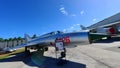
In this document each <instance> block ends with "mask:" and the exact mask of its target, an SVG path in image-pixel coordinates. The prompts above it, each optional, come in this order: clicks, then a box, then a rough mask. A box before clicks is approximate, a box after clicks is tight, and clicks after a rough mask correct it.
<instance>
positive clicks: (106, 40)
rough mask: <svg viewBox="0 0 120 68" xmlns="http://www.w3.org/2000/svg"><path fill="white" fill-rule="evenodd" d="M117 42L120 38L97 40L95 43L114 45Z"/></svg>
mask: <svg viewBox="0 0 120 68" xmlns="http://www.w3.org/2000/svg"><path fill="white" fill-rule="evenodd" d="M116 41H120V37H113V38H109V39H102V40H97V41H94V42H93V43H112V42H116Z"/></svg>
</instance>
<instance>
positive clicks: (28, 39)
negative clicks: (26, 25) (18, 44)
mask: <svg viewBox="0 0 120 68" xmlns="http://www.w3.org/2000/svg"><path fill="white" fill-rule="evenodd" d="M30 40H31V38H30V36H29V35H27V34H25V42H26V43H27V42H29V41H30Z"/></svg>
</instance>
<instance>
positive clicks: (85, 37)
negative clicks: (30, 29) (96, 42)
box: [13, 31, 90, 49]
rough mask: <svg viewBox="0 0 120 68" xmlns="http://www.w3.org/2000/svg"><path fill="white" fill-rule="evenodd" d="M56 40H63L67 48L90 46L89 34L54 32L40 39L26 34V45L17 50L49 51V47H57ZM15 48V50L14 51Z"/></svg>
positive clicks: (19, 46)
mask: <svg viewBox="0 0 120 68" xmlns="http://www.w3.org/2000/svg"><path fill="white" fill-rule="evenodd" d="M56 40H62V42H63V43H64V46H65V47H74V46H76V45H78V44H81V45H82V44H89V43H90V42H89V32H87V31H85V32H83V31H82V32H70V33H63V32H61V31H54V32H50V33H47V34H44V35H42V36H40V37H38V38H35V39H32V38H31V37H29V36H28V35H27V34H25V44H21V45H17V46H16V47H14V48H15V49H17V48H21V47H26V48H31V49H41V48H42V49H44V48H45V49H47V48H48V47H49V46H55V43H56ZM14 48H13V49H14Z"/></svg>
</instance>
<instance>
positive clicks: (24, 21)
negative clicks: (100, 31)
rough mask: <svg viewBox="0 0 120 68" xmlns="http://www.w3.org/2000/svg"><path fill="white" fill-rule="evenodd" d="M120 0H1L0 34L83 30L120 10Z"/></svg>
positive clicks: (38, 33)
mask: <svg viewBox="0 0 120 68" xmlns="http://www.w3.org/2000/svg"><path fill="white" fill-rule="evenodd" d="M119 3H120V0H0V25H1V26H0V37H2V38H10V37H18V36H21V37H24V34H25V33H27V34H29V35H30V36H32V35H33V34H37V35H42V34H44V33H47V32H51V31H56V30H61V31H73V30H80V28H79V25H80V24H81V25H84V26H86V27H87V26H90V25H92V24H94V23H96V22H98V21H101V20H103V19H105V18H107V17H109V16H111V15H114V14H116V13H118V12H120V4H119Z"/></svg>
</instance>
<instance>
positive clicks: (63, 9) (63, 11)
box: [59, 6, 68, 15]
mask: <svg viewBox="0 0 120 68" xmlns="http://www.w3.org/2000/svg"><path fill="white" fill-rule="evenodd" d="M59 10H60V12H61V13H62V14H64V15H68V12H67V11H66V10H65V7H63V6H62V7H61V8H60V9H59Z"/></svg>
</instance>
